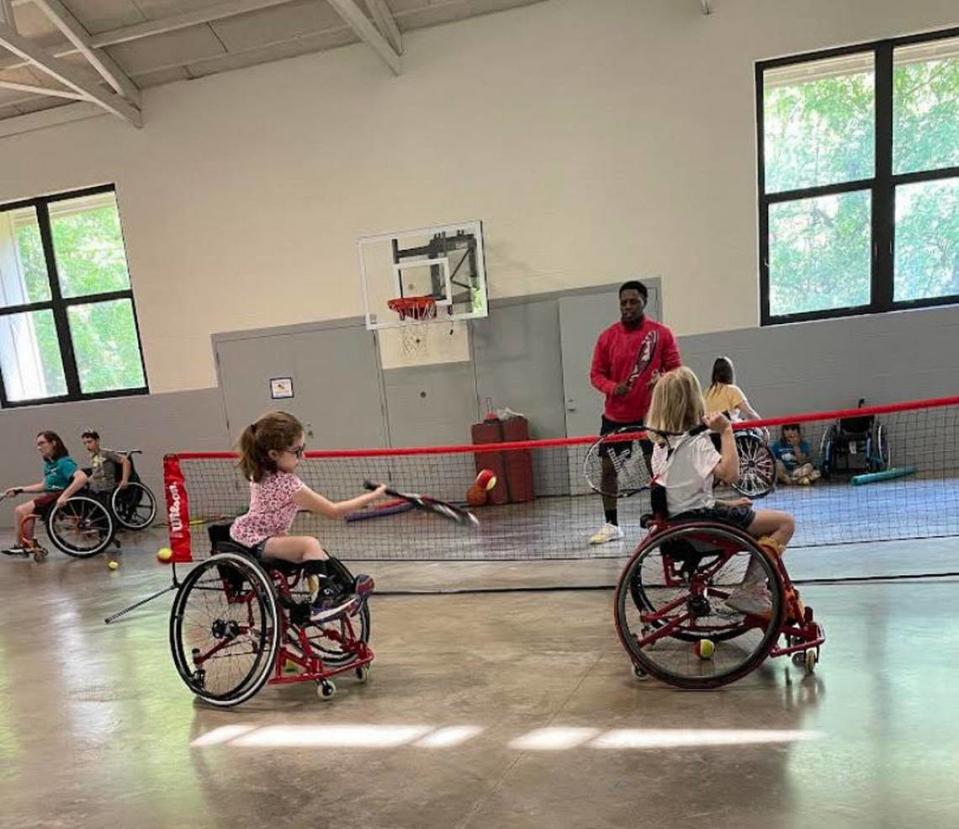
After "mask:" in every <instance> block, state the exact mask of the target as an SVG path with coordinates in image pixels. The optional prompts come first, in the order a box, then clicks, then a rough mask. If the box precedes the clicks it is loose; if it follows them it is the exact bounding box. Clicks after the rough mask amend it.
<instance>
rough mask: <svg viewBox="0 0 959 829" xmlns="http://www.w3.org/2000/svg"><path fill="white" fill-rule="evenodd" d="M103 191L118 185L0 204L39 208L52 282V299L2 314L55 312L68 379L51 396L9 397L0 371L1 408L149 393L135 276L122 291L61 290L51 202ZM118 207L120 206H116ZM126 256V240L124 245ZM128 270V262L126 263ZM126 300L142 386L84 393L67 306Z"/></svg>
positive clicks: (5, 309) (3, 208)
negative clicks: (80, 293)
mask: <svg viewBox="0 0 959 829" xmlns="http://www.w3.org/2000/svg"><path fill="white" fill-rule="evenodd" d="M102 193H113V194H114V197H115V196H116V185H114V184H104V185H100V186H98V187H87V188H84V189H82V190H71V191H69V192H66V193H56V194H53V195H47V196H37V197H36V198H32V199H24V200H21V201H15V202H7V203H5V204H0V212H8V211H11V210H20V209H23V208H31V207H32V208H33V209H34V210H35V211H36V215H37V223H38V226H39V229H40V241H41V243H42V246H43V258H44V262H45V263H46V268H47V279H48V280H49V283H50V299H47V300H43V301H40V302H30V303H24V304H21V305H8V306H2V307H0V317H4V316H9V315H11V314H23V313H29V312H31V311H47V310H49V311H52V312H53V319H54V324H55V325H56V330H57V341H58V343H59V345H60V359H61V361H62V363H63V374H64V379H65V380H66V385H67V393H66V394H60V395H53V396H50V397H36V398H31V399H29V400H10V399H9V398H8V397H7V390H6V385H5V383H4V378H3V372H2V371H0V408H3V409H15V408H19V407H21V406H39V405H46V404H52V403H71V402H75V401H79V400H102V399H107V398H112V397H132V396H135V395H142V394H149V393H150V386H149V381H148V379H147V370H146V364H145V362H144V360H143V340H142V338H141V336H140V322H139V319H138V317H137V307H136V299H135V298H134V296H133V275H132V274H130V287H129V288H126V289H124V290H121V291H104V292H102V293H97V294H84V295H83V296H77V297H64V296H63V294H62V293H61V290H60V276H59V271H58V270H57V261H56V254H55V251H54V247H53V235H52V231H51V227H50V205H51V204H55V203H57V202H61V201H69V200H71V199H78V198H84V197H86V196H96V195H100V194H102ZM117 209H118V210H119V205H118V207H117ZM120 233H121V237H122V234H123V223H122V221H121V223H120ZM123 249H124V256H126V241H124V244H123ZM127 272H128V273H129V261H128V263H127ZM118 299H127V300H129V301H130V307H131V309H132V312H133V327H134V329H135V331H136V335H137V348H138V349H139V353H140V368H141V369H142V371H143V385H142V386H137V387H135V388H129V389H113V390H110V391H99V392H84V391H82V389H81V386H80V373H79V370H78V369H77V360H76V355H75V354H74V351H73V340H72V339H71V337H70V323H69V319H68V316H67V309H68V308H70V307H71V306H73V305H91V304H94V303H98V302H109V301H111V300H118Z"/></svg>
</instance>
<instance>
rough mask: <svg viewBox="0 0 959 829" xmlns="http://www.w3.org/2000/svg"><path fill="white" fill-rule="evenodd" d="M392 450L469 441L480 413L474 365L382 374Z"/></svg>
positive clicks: (438, 365)
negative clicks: (471, 427)
mask: <svg viewBox="0 0 959 829" xmlns="http://www.w3.org/2000/svg"><path fill="white" fill-rule="evenodd" d="M383 375H384V387H385V390H386V410H387V414H388V417H389V424H390V443H391V445H393V446H437V445H444V444H461V443H469V441H470V424H471V423H474V422H475V421H476V418H477V417H478V416H479V412H478V409H477V404H476V386H475V382H474V377H473V364H472V362H468V363H438V364H436V365H432V366H418V367H416V368H397V369H391V370H390V371H385V372H383Z"/></svg>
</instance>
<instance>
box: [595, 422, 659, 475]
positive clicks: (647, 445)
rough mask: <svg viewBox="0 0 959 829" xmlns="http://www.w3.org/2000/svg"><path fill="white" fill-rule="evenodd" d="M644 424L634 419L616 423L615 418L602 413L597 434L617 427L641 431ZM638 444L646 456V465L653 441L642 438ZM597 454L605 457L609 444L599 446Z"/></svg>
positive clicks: (614, 429) (606, 432)
mask: <svg viewBox="0 0 959 829" xmlns="http://www.w3.org/2000/svg"><path fill="white" fill-rule="evenodd" d="M645 428H646V427H645V425H644V424H643V422H642V421H636V422H635V423H617V422H616V421H615V420H610V419H609V418H608V417H606V415H603V420H602V423H601V424H600V427H599V435H600V437H602V436H603V435H608V434H609V433H610V432H615V431H616V430H617V429H635V430H636V431H637V432H641V431H642V430H643V429H645ZM640 445H641V446H642V447H643V457H645V458H646V465H647V466H650V458H652V456H653V442H652V441H651V440H648V439H647V438H643V439H642V440H641V441H640ZM599 456H600V457H601V458H605V457H608V456H609V445H608V444H607V445H604V446H600V447H599Z"/></svg>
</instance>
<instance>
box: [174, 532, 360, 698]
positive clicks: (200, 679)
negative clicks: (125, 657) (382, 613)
mask: <svg viewBox="0 0 959 829" xmlns="http://www.w3.org/2000/svg"><path fill="white" fill-rule="evenodd" d="M209 532H210V540H211V542H212V545H213V552H214V554H213V555H212V556H211V557H210V558H208V559H205V560H204V561H202V562H200V564H198V565H197V566H196V567H195V568H194V569H193V570H191V571H190V572H189V573H188V574H187V577H186V578H185V579H184V580H183V583H182V584H181V585H180V587H179V590H178V591H177V594H176V598H175V599H174V600H173V608H172V610H171V612H170V649H171V651H172V653H173V662H174V665H175V666H176V669H177V672H178V673H179V675H180V678H181V679H182V680H183V682H184V683H185V684H186V686H187V687H188V688H189V689H190V690H191V691H192V692H193V693H194V694H196V695H197V696H198V697H200V698H201V699H202V700H204V701H205V702H207V703H209V704H211V705H215V706H219V707H229V706H233V705H239V704H240V703H242V702H245V701H246V700H248V699H250V698H251V697H253V696H254V695H255V694H256V693H258V692H259V691H260V689H261V688H263V686H264V685H266V684H271V685H282V684H288V683H293V682H315V683H316V686H317V694H318V696H319V697H320V699H324V700H326V699H330V698H331V697H332V696H333V695H334V694H335V693H336V686H335V685H334V683H333V681H332V677H334V676H336V675H338V674H343V673H347V672H349V673H352V674H353V675H354V676H355V678H356V679H357V680H358V681H359V682H366V680H367V677H368V676H369V670H370V663H371V662H372V661H373V651H372V649H371V648H370V647H369V638H370V609H369V605H368V604H367V601H366V596H358V597H357V598H356V600H355V604H354V605H353V606H352V607H351V608H350V609H349V610H348V611H346V612H344V613H343V614H342V615H340V616H338V617H337V618H334V619H331V620H328V621H324V622H322V623H314V622H313V621H311V619H310V615H311V601H310V598H311V596H310V590H309V587H308V585H307V576H306V574H305V573H304V569H303V565H302V564H293V563H290V562H286V561H280V560H277V559H265V560H263V561H258V560H257V559H255V558H253V557H252V556H251V555H250V554H249V552H248V551H247V549H246V548H245V547H243V546H241V545H239V544H236V543H235V542H233V541H231V540H230V537H229V525H224V524H220V525H214V526H212V527H210V528H209ZM337 569H338V570H339V577H340V578H343V579H349V580H352V578H353V577H352V574H350V573H349V571H348V570H347V569H346V567H345V565H342V563H340V566H339V567H338V568H337Z"/></svg>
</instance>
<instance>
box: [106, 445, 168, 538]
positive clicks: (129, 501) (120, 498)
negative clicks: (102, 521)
mask: <svg viewBox="0 0 959 829" xmlns="http://www.w3.org/2000/svg"><path fill="white" fill-rule="evenodd" d="M120 454H121V455H125V456H126V458H127V460H129V461H130V479H129V481H128V482H127V485H126V487H124V488H123V489H120V487H117V488H116V489H114V490H113V492H111V493H110V512H111V513H112V514H113V517H114V519H116V522H117V524H119V528H122V529H126V530H134V531H139V530H145V529H146V528H147V527H149V526H150V525H151V524H152V523H153V519H154V518H156V514H157V500H156V497H155V496H154V495H153V492H152V491H151V490H150V487H148V486H147V485H146V484H145V483H143V481H141V480H140V476H139V475H138V474H137V470H136V466H134V463H133V456H134V455H142V454H143V451H142V450H140V449H131V450H129V451H126V452H120ZM116 477H117V479H119V477H120V470H117V475H116Z"/></svg>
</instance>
